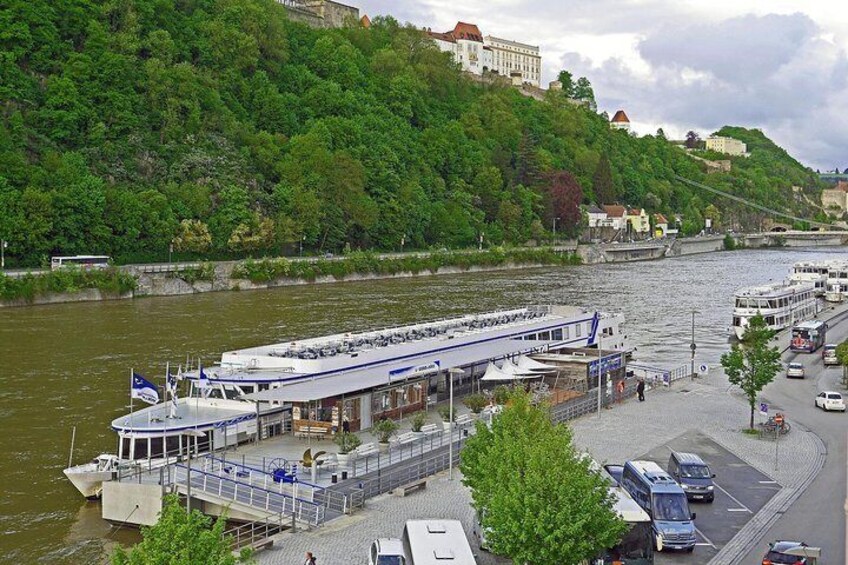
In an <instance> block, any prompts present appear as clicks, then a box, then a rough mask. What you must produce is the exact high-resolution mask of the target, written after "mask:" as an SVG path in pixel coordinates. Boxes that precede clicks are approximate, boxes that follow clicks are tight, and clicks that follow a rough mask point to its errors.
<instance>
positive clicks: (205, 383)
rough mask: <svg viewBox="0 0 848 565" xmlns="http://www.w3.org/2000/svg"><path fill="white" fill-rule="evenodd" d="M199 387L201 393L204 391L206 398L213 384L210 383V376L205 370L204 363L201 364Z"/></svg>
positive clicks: (198, 378)
mask: <svg viewBox="0 0 848 565" xmlns="http://www.w3.org/2000/svg"><path fill="white" fill-rule="evenodd" d="M197 388H198V390H200V392H201V393H203V398H206V395H207V394H208V392H209V389H210V388H211V385H210V384H209V378H208V377H207V376H206V373H204V372H203V365H201V366H200V373H199V376H198V377H197Z"/></svg>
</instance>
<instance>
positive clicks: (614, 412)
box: [257, 371, 824, 565]
mask: <svg viewBox="0 0 848 565" xmlns="http://www.w3.org/2000/svg"><path fill="white" fill-rule="evenodd" d="M646 396H647V399H646V401H645V402H642V403H640V402H637V401H636V400H635V399H631V400H629V401H627V402H625V403H623V404H619V405H616V406H615V407H614V408H613V409H610V410H603V412H602V414H601V416H600V418H598V417H597V416H595V415H591V416H585V417H583V418H580V419H578V420H575V421H573V422H571V427H572V430H573V432H574V440H575V443H576V444H577V445H578V446H579V447H581V448H583V449H585V450H587V451H589V452H590V453H591V454H592V456H594V457H595V458H596V459H597V460H598V461H600V462H604V463H621V462H623V461H625V460H627V459H632V458H635V457H639V456H641V455H644V454H645V453H647V452H649V451H651V450H652V449H655V448H658V447H661V446H663V445H665V444H667V443H668V442H669V441H671V440H673V439H675V438H677V437H679V436H681V435H683V434H685V433H687V432H693V431H697V432H699V433H700V434H703V435H705V436H707V437H709V438H710V439H712V440H713V441H715V442H716V443H718V444H719V445H720V446H722V447H723V448H724V449H726V450H727V451H729V452H730V453H732V454H734V455H736V456H737V457H738V458H739V459H741V460H742V461H744V462H745V463H747V464H748V465H750V466H752V467H754V468H756V469H757V470H759V471H760V472H762V473H763V474H765V475H767V476H769V477H770V478H771V479H773V480H774V481H777V483H779V485H780V486H781V487H782V488H781V490H780V491H779V492H778V493H777V494H776V495H775V496H774V497H773V498H772V499H771V500H770V501H769V502H768V503H767V504H766V505H765V506H764V507H763V508H762V509H761V510H760V511H759V512H757V514H756V515H754V516H753V517H752V519H751V520H750V521H749V522H748V523H747V524H746V525H745V526H744V527H742V529H741V530H740V531H739V533H738V534H737V535H736V537H734V539H733V540H732V541H731V542H730V543H728V544H727V545H725V546H724V547H723V548H722V549H721V550H720V551H719V552H718V554H717V555H716V556H715V557H714V558H713V559H712V560H711V561H710V563H711V564H712V565H723V564H730V563H737V562H738V561H739V559H740V557H741V556H742V555H744V554H745V553H746V552H747V551H749V550H750V548H751V547H752V546H753V545H754V544H756V543H759V538H760V537H761V535H762V534H763V533H764V532H765V531H766V530H767V529H768V527H769V526H770V525H771V524H772V523H773V522H774V521H775V520H776V519H777V517H778V516H779V514H780V513H782V512H783V511H785V510H786V508H788V507H789V505H790V504H791V503H792V502H793V501H794V500H795V499H796V498H797V497H798V496H799V495H800V494H801V493H802V492H803V489H804V488H805V487H806V486H807V485H808V484H809V482H811V481H812V479H813V478H814V477H815V475H816V473H817V472H818V471H819V469H821V467H822V465H823V463H824V447H823V445H822V444H821V442H820V441H819V440H818V438H817V437H816V436H815V435H814V434H812V433H810V432H808V431H807V430H804V429H803V428H802V427H801V426H800V425H797V424H795V425H793V428H792V432H791V433H790V434H788V435H787V436H785V437H784V438H781V440H780V448H779V450H778V458H777V468H775V449H774V444H773V443H772V442H770V441H763V440H761V439H758V438H757V437H756V436H748V435H745V434H743V433H741V431H740V430H741V429H743V428H745V427H747V422H748V409H747V405H746V403H745V402H744V399H743V398H742V397H741V396H740V395H738V393H735V392H733V391H732V390H731V389H730V387H729V385H728V384H727V382H726V379H725V377H724V376H723V375H722V374H721V373H720V372H719V371H714V372H713V373H712V374H711V375H710V376H708V377H704V378H699V379H696V380H694V381H692V380H690V379H684V380H683V381H678V382H675V383H674V384H673V385H672V387H671V388H668V389H666V388H661V389H659V390H649V391H648V392H647V395H646ZM757 419H758V421H759V420H761V419H762V417H761V416H759V415H757ZM469 502H470V496H469V494H468V492H467V489H465V488H464V487H462V486H461V483H460V482H459V480H458V473H455V475H454V481H453V482H448V481H447V480H446V474H442V475H438V476H436V477H434V478H433V479H431V481H430V484H429V486H428V488H427V489H426V491H422V492H418V493H413V494H410V495H409V496H408V497H406V498H398V497H395V496H393V495H385V496H382V497H378V498H375V499H373V500H371V501H368V502H367V503H366V507H365V509H364V510H363V511H361V512H358V513H357V514H355V515H353V516H349V517H343V518H341V519H339V520H336V521H334V522H331V523H328V524H327V525H325V526H323V527H321V528H318V529H315V530H312V531H310V532H299V533H297V534H294V535H292V534H283V535H282V536H280V538H279V539H278V541H277V543H276V544H275V547H274V548H273V549H272V550H269V551H265V552H261V553H260V554H258V556H257V558H258V561H259V562H260V563H267V564H280V565H283V564H292V563H300V562H302V560H303V554H304V552H305V551H313V552H314V553H315V554H316V556H317V557H318V562H319V563H321V564H322V565H323V564H337V563H338V564H344V563H350V564H358V563H362V564H365V563H367V551H368V546H369V544H370V542H371V541H372V540H373V539H375V538H378V537H397V536H399V535H400V533H401V529H402V527H403V522H404V521H405V520H407V519H411V518H453V519H459V520H461V521H462V522H463V524H464V525H465V528H466V532H468V533H469V534H470V532H471V529H472V525H473V511H472V509H471V507H470V505H469ZM298 560H300V561H298ZM501 562H503V561H501V560H499V559H496V558H494V557H492V556H490V555H489V554H486V553H481V554H480V563H483V564H486V563H501Z"/></svg>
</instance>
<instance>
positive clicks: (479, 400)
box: [462, 394, 486, 414]
mask: <svg viewBox="0 0 848 565" xmlns="http://www.w3.org/2000/svg"><path fill="white" fill-rule="evenodd" d="M462 403H463V404H465V405H466V406H467V407H468V409H469V410H471V411H472V412H474V413H475V414H479V413H480V411H481V410H483V408H484V407H485V406H486V397H485V396H483V395H482V394H469V395H468V396H466V397H465V398H463V399H462Z"/></svg>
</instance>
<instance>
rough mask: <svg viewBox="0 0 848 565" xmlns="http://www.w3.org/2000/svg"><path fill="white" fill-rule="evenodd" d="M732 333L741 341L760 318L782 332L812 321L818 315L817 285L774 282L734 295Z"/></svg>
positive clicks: (771, 327)
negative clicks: (798, 323)
mask: <svg viewBox="0 0 848 565" xmlns="http://www.w3.org/2000/svg"><path fill="white" fill-rule="evenodd" d="M733 300H734V308H733V332H734V333H735V334H736V337H737V338H738V339H742V336H743V335H744V334H745V330H746V329H747V328H748V324H749V322H750V319H751V318H752V317H754V316H756V315H757V314H759V315H761V316H762V317H763V319H764V320H765V322H766V326H767V327H768V328H769V329H771V330H775V331H779V330H782V329H785V328H788V327H790V326H792V325H793V324H795V323H797V322H801V321H804V320H809V319H811V318H813V317H815V315H816V313H817V312H818V305H817V303H816V295H815V286H814V285H813V284H810V283H802V284H796V285H788V284H784V283H774V284H767V285H761V286H754V287H748V288H743V289H740V290H738V291H736V293H735V294H734V295H733Z"/></svg>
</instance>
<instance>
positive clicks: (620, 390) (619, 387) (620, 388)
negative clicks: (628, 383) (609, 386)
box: [615, 379, 624, 402]
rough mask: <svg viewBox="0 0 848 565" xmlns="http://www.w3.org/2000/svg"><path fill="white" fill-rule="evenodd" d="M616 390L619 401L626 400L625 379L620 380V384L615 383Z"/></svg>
mask: <svg viewBox="0 0 848 565" xmlns="http://www.w3.org/2000/svg"><path fill="white" fill-rule="evenodd" d="M615 389H616V392H618V401H619V402H621V401H622V400H624V379H621V380H620V381H618V384H617V385H615Z"/></svg>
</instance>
